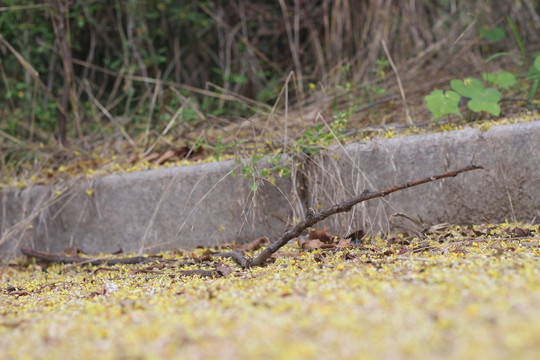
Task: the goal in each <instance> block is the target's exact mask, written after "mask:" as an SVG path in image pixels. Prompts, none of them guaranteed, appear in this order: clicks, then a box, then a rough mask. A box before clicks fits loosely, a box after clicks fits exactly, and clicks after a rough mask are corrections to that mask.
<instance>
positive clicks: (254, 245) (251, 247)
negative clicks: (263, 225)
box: [234, 236, 270, 252]
mask: <svg viewBox="0 0 540 360" xmlns="http://www.w3.org/2000/svg"><path fill="white" fill-rule="evenodd" d="M267 244H270V240H268V238H267V237H265V236H263V237H260V238H258V239H255V240H253V241H250V242H248V243H246V244H242V245H238V246H234V249H235V250H236V251H240V252H246V251H255V250H258V249H260V248H261V246H263V245H267Z"/></svg>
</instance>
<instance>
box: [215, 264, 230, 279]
mask: <svg viewBox="0 0 540 360" xmlns="http://www.w3.org/2000/svg"><path fill="white" fill-rule="evenodd" d="M216 271H217V273H218V274H219V275H221V276H222V277H227V276H229V275H230V274H232V272H233V271H234V269H233V268H232V267H230V266H227V265H219V266H216Z"/></svg>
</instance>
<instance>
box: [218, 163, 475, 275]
mask: <svg viewBox="0 0 540 360" xmlns="http://www.w3.org/2000/svg"><path fill="white" fill-rule="evenodd" d="M478 169H483V167H481V166H477V165H469V166H466V167H463V168H461V169H458V170H454V171H450V172H447V173H444V174H441V175H433V176H430V177H427V178H424V179H420V180H415V181H411V182H407V183H405V184H401V185H396V186H393V187H390V188H386V189H383V190H379V191H370V190H364V192H363V193H362V194H360V195H358V196H356V197H354V198H351V199H349V200H346V201H344V202H342V203H340V204H336V205H332V206H331V207H329V208H326V209H324V210H321V211H319V212H315V211H314V210H313V209H308V211H307V214H306V218H305V219H304V220H303V221H301V222H299V223H298V224H296V225H295V226H294V227H293V228H292V229H290V230H289V231H287V232H286V233H285V234H283V235H282V236H281V237H280V238H279V239H278V240H277V241H275V242H273V243H272V244H270V245H268V246H267V247H266V248H265V249H264V250H263V251H262V252H261V253H260V254H259V255H258V256H257V257H255V258H253V259H251V258H246V257H245V256H243V255H242V254H240V253H238V252H234V251H232V252H226V253H220V254H216V255H215V256H219V257H229V258H231V259H233V260H234V261H235V262H236V263H237V264H238V265H240V266H241V267H242V268H248V267H252V266H260V265H263V264H264V263H265V262H266V260H268V258H269V257H270V256H272V254H274V253H275V252H276V251H278V250H279V249H280V248H282V247H283V246H284V245H285V244H287V243H288V242H289V241H290V240H292V239H294V238H296V237H297V236H299V235H300V234H301V233H302V231H304V230H306V229H307V228H309V227H311V226H313V225H315V224H316V223H318V222H320V221H322V220H324V219H326V218H327V217H329V216H332V215H335V214H338V213H342V212H348V211H350V210H351V209H352V207H353V206H354V205H357V204H359V203H361V202H364V201H367V200H371V199H375V198H379V197H385V196H386V195H388V194H391V193H393V192H396V191H400V190H404V189H407V188H410V187H413V186H417V185H421V184H425V183H428V182H431V181H436V180H440V179H444V178H448V177H455V176H456V175H458V174H461V173H463V172H467V171H472V170H478Z"/></svg>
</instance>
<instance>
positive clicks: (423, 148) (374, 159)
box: [307, 121, 540, 234]
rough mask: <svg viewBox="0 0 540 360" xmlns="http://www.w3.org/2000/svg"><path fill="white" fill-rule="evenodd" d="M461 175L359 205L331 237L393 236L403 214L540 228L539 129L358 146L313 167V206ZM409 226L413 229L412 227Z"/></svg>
mask: <svg viewBox="0 0 540 360" xmlns="http://www.w3.org/2000/svg"><path fill="white" fill-rule="evenodd" d="M472 163H473V164H475V165H481V166H483V167H484V168H485V169H484V170H476V171H472V172H467V173H464V174H460V175H458V176H457V177H455V178H448V179H444V180H441V181H436V182H433V183H428V184H425V185H420V186H418V187H414V188H410V189H406V190H403V191H400V192H397V193H394V194H391V195H389V196H388V197H386V198H385V199H375V200H371V201H369V202H366V203H362V204H361V205H357V206H356V208H355V209H354V210H353V212H352V214H353V216H351V215H350V214H343V215H339V216H336V217H334V218H332V219H330V220H327V221H326V222H325V223H323V224H325V225H327V226H331V227H332V231H333V233H341V234H343V233H350V232H352V231H356V230H359V229H363V230H364V231H366V230H367V231H374V232H378V231H381V230H382V231H388V230H391V229H390V228H389V222H388V220H389V217H390V215H391V214H394V213H397V212H400V213H404V214H407V215H408V216H411V217H415V218H417V217H418V216H421V218H422V219H423V220H424V222H425V223H426V224H427V225H434V224H438V223H443V222H450V223H475V222H485V221H504V220H506V219H508V220H521V221H535V222H538V221H539V220H540V121H534V122H528V123H521V124H514V125H501V126H493V127H491V129H489V130H488V131H480V130H476V129H466V130H459V131H451V132H445V133H435V134H427V135H415V136H407V137H396V138H392V139H389V140H376V141H369V142H366V143H359V144H352V145H348V146H346V147H344V148H343V147H338V148H333V150H332V151H331V152H330V153H328V154H325V155H324V156H320V157H317V158H315V159H314V163H311V164H309V165H307V174H308V175H307V183H308V185H307V187H308V189H309V191H308V192H307V194H308V203H309V205H310V206H312V207H317V205H322V206H323V207H326V206H329V205H331V204H333V203H337V202H341V201H343V200H344V199H347V198H350V197H353V196H354V195H356V194H360V193H361V192H362V191H363V190H364V189H370V190H377V189H383V188H387V187H390V186H393V185H398V184H402V183H405V182H408V181H412V180H416V179H421V178H425V177H427V176H430V175H434V174H441V173H444V172H447V171H449V170H455V169H458V168H461V167H463V166H466V165H469V164H472ZM409 224H411V223H409Z"/></svg>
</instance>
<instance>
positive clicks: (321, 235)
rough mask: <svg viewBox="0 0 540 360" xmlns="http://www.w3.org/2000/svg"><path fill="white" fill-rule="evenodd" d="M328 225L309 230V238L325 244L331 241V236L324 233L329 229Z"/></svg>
mask: <svg viewBox="0 0 540 360" xmlns="http://www.w3.org/2000/svg"><path fill="white" fill-rule="evenodd" d="M329 229H330V228H329V227H325V228H323V229H320V230H316V229H315V230H311V231H310V232H309V240H320V241H321V242H323V243H325V244H329V243H331V242H332V238H331V237H330V236H328V235H327V234H326V232H327V231H328V230H329Z"/></svg>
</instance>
